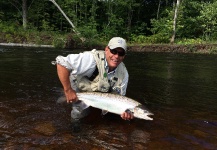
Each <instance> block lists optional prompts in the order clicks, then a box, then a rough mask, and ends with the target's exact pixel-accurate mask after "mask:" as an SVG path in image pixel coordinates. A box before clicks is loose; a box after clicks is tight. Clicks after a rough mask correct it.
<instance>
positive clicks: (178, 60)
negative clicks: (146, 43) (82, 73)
mask: <svg viewBox="0 0 217 150" xmlns="http://www.w3.org/2000/svg"><path fill="white" fill-rule="evenodd" d="M69 53H78V51H70V50H58V49H49V48H22V47H20V48H13V47H0V149H12V150H13V149H16V150H19V149H21V150H22V149H27V150H28V149H31V150H40V149H42V150H44V149H46V150H47V149H66V150H67V149H78V150H80V149H85V150H86V149H93V150H98V149H100V150H101V149H105V150H106V149H111V150H116V149H117V150H118V149H130V150H131V149H136V150H144V149H147V150H158V149H165V150H166V149H176V150H182V149H185V150H186V149H187V150H188V149H189V150H192V149H193V150H197V149H199V150H204V149H207V150H209V149H217V136H216V135H217V113H216V112H217V78H216V76H217V67H216V65H217V56H216V55H206V54H176V53H135V52H129V53H128V54H127V56H126V59H125V64H126V66H127V68H128V72H129V74H130V80H129V85H128V90H127V96H128V97H131V98H133V99H135V100H137V101H139V102H141V103H142V104H144V105H145V106H146V107H148V108H149V110H151V111H152V112H153V113H154V116H153V117H154V120H153V121H146V120H140V119H134V120H132V121H125V120H122V119H121V118H120V117H119V116H118V115H114V114H106V115H105V116H102V115H101V111H100V110H97V109H92V111H91V113H90V115H89V116H88V117H87V118H85V119H84V120H83V122H82V130H81V132H78V133H73V132H72V130H71V124H70V111H71V106H70V104H65V103H62V104H59V103H57V102H56V101H57V99H58V97H59V96H61V92H62V87H61V84H60V82H59V80H58V77H57V73H56V68H55V66H53V65H51V61H53V60H55V57H56V56H57V55H64V56H66V55H67V54H69Z"/></svg>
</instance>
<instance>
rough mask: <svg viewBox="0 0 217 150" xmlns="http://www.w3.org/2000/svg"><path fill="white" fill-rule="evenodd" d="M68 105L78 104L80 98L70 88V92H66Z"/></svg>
mask: <svg viewBox="0 0 217 150" xmlns="http://www.w3.org/2000/svg"><path fill="white" fill-rule="evenodd" d="M64 92H65V96H66V100H67V103H72V102H76V101H77V100H78V97H77V95H76V92H75V91H74V90H73V89H72V88H70V89H68V90H64Z"/></svg>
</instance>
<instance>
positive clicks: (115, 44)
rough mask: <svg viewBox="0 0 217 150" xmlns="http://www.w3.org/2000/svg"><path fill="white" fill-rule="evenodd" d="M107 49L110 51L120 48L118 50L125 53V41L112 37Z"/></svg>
mask: <svg viewBox="0 0 217 150" xmlns="http://www.w3.org/2000/svg"><path fill="white" fill-rule="evenodd" d="M108 47H109V48H110V49H115V48H118V47H120V48H122V49H124V50H125V51H127V43H126V41H125V40H124V39H123V38H121V37H113V38H112V39H111V40H110V41H109V43H108Z"/></svg>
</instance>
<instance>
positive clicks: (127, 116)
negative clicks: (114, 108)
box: [121, 110, 134, 120]
mask: <svg viewBox="0 0 217 150" xmlns="http://www.w3.org/2000/svg"><path fill="white" fill-rule="evenodd" d="M121 118H122V119H124V120H130V119H133V118H134V116H133V113H132V112H131V111H129V110H128V111H127V110H126V111H125V112H124V113H123V114H121Z"/></svg>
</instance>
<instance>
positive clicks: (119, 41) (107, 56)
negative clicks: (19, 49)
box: [56, 37, 133, 120]
mask: <svg viewBox="0 0 217 150" xmlns="http://www.w3.org/2000/svg"><path fill="white" fill-rule="evenodd" d="M126 51H127V44H126V41H125V40H124V39H123V38H121V37H114V38H112V39H111V40H110V41H109V43H108V46H106V47H105V51H96V50H92V51H88V52H84V53H80V54H70V55H68V56H67V57H63V56H58V57H57V58H56V63H57V73H58V76H59V79H60V81H61V83H62V85H63V88H64V93H65V96H66V99H67V102H68V103H73V106H72V112H71V117H72V118H73V120H79V119H80V118H82V117H84V116H86V115H87V113H88V109H86V106H85V104H84V103H83V102H81V101H77V100H78V98H77V96H76V92H85V91H93V92H113V93H117V94H120V95H125V94H126V89H127V84H128V78H129V75H128V72H127V69H126V67H125V65H124V64H123V62H122V61H123V60H124V57H125V54H126ZM121 117H122V118H123V119H124V120H129V119H133V114H132V113H130V112H123V114H122V115H121Z"/></svg>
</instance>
